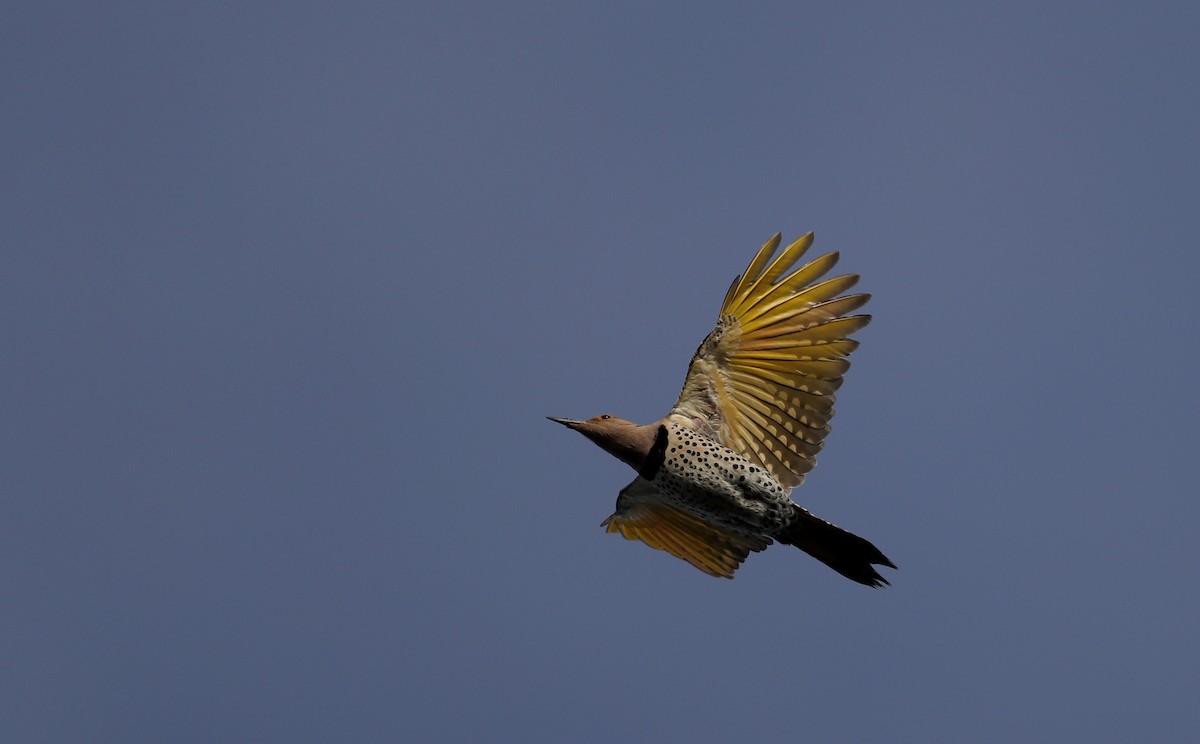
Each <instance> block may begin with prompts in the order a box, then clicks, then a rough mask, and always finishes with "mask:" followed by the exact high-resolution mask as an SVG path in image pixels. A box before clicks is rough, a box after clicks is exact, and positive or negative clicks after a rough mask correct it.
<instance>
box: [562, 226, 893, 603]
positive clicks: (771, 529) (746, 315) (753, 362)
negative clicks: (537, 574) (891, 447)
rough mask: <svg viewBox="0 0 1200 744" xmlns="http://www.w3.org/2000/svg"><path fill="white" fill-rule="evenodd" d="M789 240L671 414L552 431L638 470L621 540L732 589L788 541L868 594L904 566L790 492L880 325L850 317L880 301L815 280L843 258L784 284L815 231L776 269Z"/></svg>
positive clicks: (722, 326)
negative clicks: (579, 438) (766, 553)
mask: <svg viewBox="0 0 1200 744" xmlns="http://www.w3.org/2000/svg"><path fill="white" fill-rule="evenodd" d="M779 241H780V236H779V235H776V236H775V237H774V238H772V239H771V240H770V241H768V242H767V244H766V245H764V246H763V248H762V249H761V250H760V251H759V253H758V255H757V256H756V257H755V259H754V261H753V262H751V264H750V267H749V268H748V269H747V270H746V272H745V273H744V274H743V275H742V276H740V277H738V278H737V279H736V280H735V281H734V283H733V286H731V287H730V289H729V292H728V293H727V295H726V298H725V302H724V303H723V305H722V308H721V315H720V317H719V318H718V321H717V326H716V328H715V329H714V330H713V332H712V333H711V334H709V336H708V337H707V338H706V339H705V340H704V342H703V343H702V344H701V345H700V348H699V349H697V350H696V354H695V356H693V358H692V363H691V366H690V367H689V369H688V375H687V379H686V380H685V382H684V386H683V392H682V393H681V394H680V396H679V400H678V401H676V403H675V407H674V408H673V409H672V410H671V412H670V413H669V414H667V416H665V417H663V418H662V419H660V420H659V421H656V422H653V423H651V424H645V425H640V426H639V425H637V424H634V423H632V422H629V421H625V420H623V419H619V418H616V417H613V416H609V415H604V416H597V417H595V418H593V419H589V420H587V421H579V420H576V419H552V420H554V421H557V422H559V423H562V424H564V425H566V426H568V427H570V428H572V429H575V430H577V431H579V432H580V433H582V434H584V435H585V436H587V437H588V438H589V439H591V440H592V441H593V442H595V443H596V444H598V445H599V446H601V447H602V448H604V449H605V450H606V451H608V452H609V453H611V454H612V455H614V456H615V457H617V458H619V459H620V460H622V461H623V462H625V463H626V464H628V465H630V466H631V467H632V468H633V469H634V470H636V471H637V473H638V475H637V477H636V478H635V479H634V480H633V482H632V483H630V484H629V485H627V486H626V487H625V488H623V489H622V490H621V493H620V495H619V496H618V497H617V508H616V512H615V513H614V514H613V515H612V516H610V517H609V518H608V519H606V520H605V521H604V524H605V525H606V526H607V527H608V531H609V532H618V533H620V534H622V535H624V536H625V537H626V538H628V539H631V540H641V541H642V542H645V543H646V544H648V545H650V546H651V547H653V548H657V549H660V550H665V551H667V552H669V553H671V554H672V555H675V556H676V557H678V558H682V559H683V560H686V561H687V562H689V563H691V564H692V565H693V566H696V567H697V568H699V569H700V570H702V571H705V572H706V573H709V574H711V575H713V576H723V577H727V578H732V577H733V573H734V571H735V570H737V568H738V566H739V565H741V563H742V561H744V560H745V559H746V557H747V556H748V555H749V553H751V552H757V551H760V550H764V549H766V548H767V547H768V546H769V545H770V544H771V543H772V541H778V542H781V543H784V544H788V545H796V546H797V547H799V548H800V549H802V550H804V551H805V552H807V553H809V554H810V555H812V556H813V557H815V558H817V559H819V560H821V561H822V562H824V563H825V564H827V565H829V566H830V567H831V568H833V569H834V570H836V571H838V572H839V573H841V574H842V575H844V576H846V577H848V578H850V579H853V580H855V581H858V582H860V583H863V584H867V585H869V586H879V585H881V584H886V583H887V581H886V579H884V578H883V577H882V576H880V575H879V574H878V573H877V572H876V571H875V569H874V568H873V566H872V564H877V565H884V566H891V567H892V568H895V566H894V565H893V564H892V563H891V561H889V560H888V559H887V558H886V557H885V556H884V555H883V553H881V552H880V551H879V550H878V549H877V548H875V546H874V545H872V544H871V543H869V542H867V541H866V540H864V539H862V538H861V537H858V536H856V535H853V534H851V533H849V532H846V531H845V530H842V529H840V528H838V527H835V526H834V525H832V524H829V523H828V522H825V521H823V520H820V519H818V518H816V517H814V516H813V515H812V514H810V513H809V512H808V511H806V510H804V509H803V508H801V507H800V506H798V505H797V504H795V503H794V502H793V501H792V500H791V498H790V497H789V495H788V492H789V491H790V490H791V489H792V488H794V487H795V486H797V485H799V484H800V483H801V482H802V481H803V480H804V474H805V473H807V472H808V471H809V470H811V469H812V467H813V466H814V465H815V464H816V461H815V458H814V456H815V455H816V453H817V452H818V451H819V450H820V449H821V447H822V445H823V443H824V438H825V435H826V434H827V433H828V431H829V419H830V418H831V417H832V415H833V401H834V391H836V390H837V388H838V387H839V386H840V385H841V379H842V374H843V373H844V372H845V370H846V369H847V368H848V367H849V362H848V361H847V360H846V359H845V357H846V356H847V355H848V354H849V353H850V352H851V351H852V350H853V349H854V348H855V347H856V346H857V342H855V341H852V340H850V339H848V338H847V336H848V334H849V333H851V332H853V331H855V330H857V329H859V328H861V327H862V326H864V325H866V324H867V322H868V321H869V320H870V317H869V316H866V315H847V314H846V313H849V312H852V311H854V310H856V309H857V308H859V307H861V306H862V305H863V304H865V303H866V301H867V299H868V295H864V294H858V295H846V296H842V297H835V296H836V295H838V294H840V293H841V292H842V291H844V290H845V289H848V288H849V287H851V286H853V284H854V283H855V281H857V277H856V276H841V277H835V278H833V279H829V280H826V281H824V282H820V283H817V279H819V278H820V277H821V276H822V275H824V274H825V273H826V272H827V271H828V270H829V269H830V268H832V266H833V264H834V263H835V262H836V261H837V254H830V255H827V256H823V257H821V258H818V259H817V260H815V261H813V262H811V263H809V264H807V265H805V266H803V267H801V268H800V269H798V270H796V271H794V272H792V273H791V274H788V275H787V276H786V277H784V276H783V275H784V273H785V272H786V271H787V270H788V269H789V268H790V267H791V266H792V265H793V264H794V263H795V261H796V260H797V259H798V258H799V257H800V256H801V255H802V254H803V253H804V251H805V250H806V249H807V248H808V246H809V245H811V243H812V234H811V233H809V234H808V235H806V236H804V237H802V238H800V239H799V240H797V241H796V242H795V243H793V244H792V245H790V246H788V248H787V249H786V250H784V252H783V253H782V254H781V255H780V256H779V257H778V258H776V259H775V260H774V261H771V263H770V265H768V264H767V262H768V260H770V259H771V256H772V255H773V254H774V251H775V249H776V248H777V247H778V245H779ZM781 277H782V278H781Z"/></svg>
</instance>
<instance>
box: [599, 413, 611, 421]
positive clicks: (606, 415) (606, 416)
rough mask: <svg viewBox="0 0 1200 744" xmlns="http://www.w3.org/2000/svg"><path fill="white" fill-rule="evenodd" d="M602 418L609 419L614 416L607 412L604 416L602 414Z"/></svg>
mask: <svg viewBox="0 0 1200 744" xmlns="http://www.w3.org/2000/svg"><path fill="white" fill-rule="evenodd" d="M600 418H602V419H605V420H607V419H610V418H612V416H609V415H608V414H607V413H606V414H604V415H603V416H601V417H600Z"/></svg>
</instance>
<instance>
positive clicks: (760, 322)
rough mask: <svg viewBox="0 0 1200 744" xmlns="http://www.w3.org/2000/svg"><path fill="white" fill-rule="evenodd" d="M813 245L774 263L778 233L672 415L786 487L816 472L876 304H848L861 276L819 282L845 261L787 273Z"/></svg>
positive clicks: (700, 356) (706, 347)
mask: <svg viewBox="0 0 1200 744" xmlns="http://www.w3.org/2000/svg"><path fill="white" fill-rule="evenodd" d="M812 242H813V234H812V233H808V234H807V235H805V236H803V237H801V238H800V239H799V240H797V241H796V242H794V243H792V244H791V245H789V246H788V247H787V248H785V249H784V250H783V252H782V253H780V254H779V256H777V257H776V258H775V259H774V260H771V257H772V256H773V255H774V253H775V250H776V249H777V248H778V247H779V243H780V235H779V234H778V233H777V234H776V235H775V236H774V237H773V238H771V239H770V240H768V241H767V242H766V244H764V245H763V247H762V249H760V250H759V252H758V254H757V255H756V256H755V257H754V260H753V261H751V262H750V266H749V267H748V268H747V269H746V271H745V273H743V274H742V275H741V276H739V277H738V278H736V279H734V281H733V284H732V285H731V286H730V287H729V292H728V293H726V295H725V302H724V303H723V304H722V305H721V314H720V317H719V318H718V320H717V327H716V328H715V329H714V330H713V332H712V333H710V334H709V335H708V338H706V339H704V343H702V344H700V348H699V349H697V350H696V354H695V356H693V357H692V363H691V366H689V367H688V374H687V378H686V379H685V380H684V383H683V392H681V393H680V395H679V400H678V401H676V403H675V407H674V408H673V409H672V410H671V413H672V414H676V415H679V416H682V417H685V418H687V419H689V420H693V421H699V428H700V429H701V431H702V432H704V433H705V434H707V435H708V436H711V437H713V438H714V439H716V440H717V441H719V442H720V443H721V444H723V445H725V446H726V447H728V448H730V449H732V450H734V451H736V452H739V453H741V454H742V455H744V456H745V457H747V458H749V459H751V460H754V461H755V462H757V463H759V464H760V465H762V466H763V467H765V468H767V469H768V470H770V471H771V473H772V475H774V476H775V478H776V479H777V480H778V481H779V482H780V483H781V484H782V485H784V486H786V487H794V486H798V485H800V483H801V482H802V481H803V480H804V474H805V473H807V472H808V471H810V470H812V469H813V467H814V466H815V465H816V459H815V458H816V454H817V453H818V452H819V451H820V450H821V447H822V445H823V443H824V441H825V436H826V435H827V434H828V433H829V420H830V418H832V416H833V403H834V397H835V396H834V393H835V392H836V391H837V389H838V388H839V387H840V386H841V384H842V375H844V374H845V372H846V370H847V369H849V367H850V362H849V360H847V359H846V357H847V356H848V355H849V354H850V352H852V351H854V349H855V348H857V347H858V342H857V341H854V340H851V339H850V338H849V336H850V334H852V333H854V332H855V331H857V330H858V329H860V328H862V327H863V326H865V325H866V324H867V323H868V322H870V320H871V316H869V315H851V313H853V312H854V311H855V310H857V309H859V308H860V307H862V306H863V305H864V304H866V302H867V300H868V299H870V295H868V294H851V295H843V293H844V292H845V291H847V290H848V289H850V288H851V287H853V286H854V285H855V284H856V283H857V282H858V276H857V275H854V274H846V275H842V276H837V277H834V278H832V279H826V280H825V281H818V280H820V279H821V277H823V276H824V275H825V274H827V273H828V272H829V270H830V269H832V268H833V266H834V264H836V263H837V260H838V254H837V253H829V254H827V255H824V256H821V257H820V258H818V259H815V260H814V261H811V262H810V263H808V264H805V265H804V266H802V267H801V268H799V269H797V270H795V271H792V272H791V273H788V271H789V270H790V269H791V268H792V266H793V265H794V264H795V263H796V262H797V261H798V260H799V259H800V257H801V256H803V255H804V252H805V251H806V250H808V248H809V246H811V245H812ZM785 274H786V276H785ZM839 295H840V296H839Z"/></svg>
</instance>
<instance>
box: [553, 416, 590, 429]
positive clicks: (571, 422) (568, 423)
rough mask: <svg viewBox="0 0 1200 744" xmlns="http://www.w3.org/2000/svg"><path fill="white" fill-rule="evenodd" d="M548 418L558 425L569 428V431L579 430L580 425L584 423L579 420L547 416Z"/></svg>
mask: <svg viewBox="0 0 1200 744" xmlns="http://www.w3.org/2000/svg"><path fill="white" fill-rule="evenodd" d="M546 418H548V419H550V420H551V421H553V422H555V423H557V424H562V425H563V426H565V427H567V428H568V429H578V428H579V425H580V424H582V423H583V422H582V421H580V420H579V419H568V418H554V417H553V416H547V417H546Z"/></svg>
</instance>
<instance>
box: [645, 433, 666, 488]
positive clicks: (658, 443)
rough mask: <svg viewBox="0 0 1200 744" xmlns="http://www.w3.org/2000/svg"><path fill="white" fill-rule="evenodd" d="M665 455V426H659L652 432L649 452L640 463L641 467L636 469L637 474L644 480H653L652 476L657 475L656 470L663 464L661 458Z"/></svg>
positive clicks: (663, 458)
mask: <svg viewBox="0 0 1200 744" xmlns="http://www.w3.org/2000/svg"><path fill="white" fill-rule="evenodd" d="M666 456H667V427H665V426H660V427H658V431H657V432H656V433H655V434H654V444H652V445H650V454H648V455H646V462H644V463H643V464H642V469H641V470H639V471H638V475H640V476H642V477H643V478H645V479H646V480H654V476H656V475H658V471H659V469H660V468H662V466H663V460H665V459H666Z"/></svg>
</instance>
